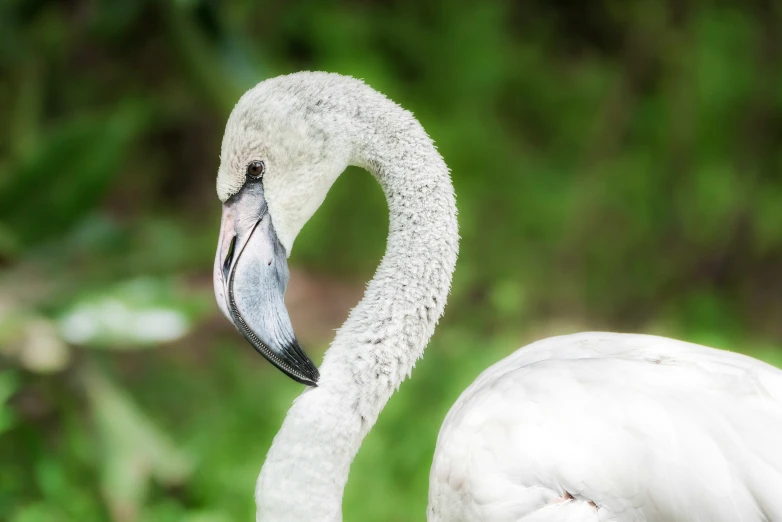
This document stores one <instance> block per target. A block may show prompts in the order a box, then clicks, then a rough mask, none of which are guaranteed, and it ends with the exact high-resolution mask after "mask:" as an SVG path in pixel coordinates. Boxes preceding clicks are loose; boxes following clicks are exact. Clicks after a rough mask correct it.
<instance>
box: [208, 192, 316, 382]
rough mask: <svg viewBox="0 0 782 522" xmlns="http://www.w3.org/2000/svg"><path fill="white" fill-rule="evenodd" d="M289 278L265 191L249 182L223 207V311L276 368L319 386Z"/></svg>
mask: <svg viewBox="0 0 782 522" xmlns="http://www.w3.org/2000/svg"><path fill="white" fill-rule="evenodd" d="M289 278H290V272H289V271H288V262H287V256H286V253H285V248H284V247H283V246H282V244H281V243H280V241H279V240H278V239H277V234H276V233H275V232H274V226H273V225H272V222H271V216H270V215H269V211H268V207H267V205H266V200H265V199H264V196H263V185H262V184H261V183H260V182H255V181H252V180H248V181H247V183H246V184H245V185H244V187H243V188H242V189H241V190H240V191H239V193H237V194H236V195H235V196H233V197H232V198H231V199H229V200H228V201H226V202H225V203H224V204H223V218H222V223H221V225H220V239H219V242H218V245H217V256H216V257H215V265H214V288H215V297H216V298H217V305H218V306H219V307H220V311H222V312H223V315H225V316H226V317H227V318H228V320H230V321H231V322H232V323H233V325H234V326H235V327H236V328H237V329H238V330H239V332H240V333H241V334H242V335H243V336H244V338H245V339H247V340H248V341H249V342H250V344H251V345H252V346H253V348H255V349H256V350H257V351H258V352H259V353H260V354H261V355H263V356H264V357H266V359H267V360H268V361H269V362H270V363H272V364H273V365H274V366H276V367H277V368H279V369H280V370H282V371H283V372H284V373H285V374H286V375H288V376H289V377H290V378H291V379H293V380H295V381H298V382H300V383H302V384H306V385H308V386H315V385H316V384H317V382H318V377H319V374H318V369H317V368H316V367H315V365H314V364H313V363H312V361H311V360H310V359H309V357H307V355H306V354H305V353H304V351H303V350H302V349H301V346H299V342H298V341H297V340H296V336H295V335H294V333H293V326H292V325H291V321H290V318H289V317H288V310H287V309H286V308H285V301H284V296H285V289H286V288H287V286H288V279H289Z"/></svg>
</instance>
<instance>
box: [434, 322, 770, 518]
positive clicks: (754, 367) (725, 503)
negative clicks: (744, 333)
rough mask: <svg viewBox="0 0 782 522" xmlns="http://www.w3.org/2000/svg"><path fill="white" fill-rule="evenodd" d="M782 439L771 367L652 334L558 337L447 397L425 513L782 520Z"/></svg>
mask: <svg viewBox="0 0 782 522" xmlns="http://www.w3.org/2000/svg"><path fill="white" fill-rule="evenodd" d="M781 435H782V372H780V371H779V370H778V369H776V368H773V367H771V366H769V365H767V364H764V363H762V362H760V361H757V360H755V359H752V358H750V357H745V356H743V355H738V354H735V353H731V352H725V351H721V350H715V349H712V348H706V347H703V346H699V345H695V344H690V343H684V342H681V341H675V340H672V339H666V338H663V337H655V336H648V335H632V334H612V333H584V334H576V335H569V336H563V337H554V338H550V339H546V340H543V341H539V342H537V343H534V344H532V345H530V346H527V347H525V348H523V349H521V350H519V351H517V352H516V353H514V354H513V355H511V356H510V357H508V358H506V359H504V360H503V361H501V362H499V363H497V364H495V365H494V366H492V367H491V368H489V369H488V370H486V371H485V372H484V373H483V374H482V375H481V376H480V377H479V378H478V379H477V380H476V381H475V382H474V383H473V384H472V385H471V386H470V387H469V388H468V389H467V390H466V391H465V392H464V393H463V394H462V396H461V397H460V398H459V400H458V401H457V402H456V404H455V405H454V406H453V408H452V409H451V412H450V413H449V414H448V417H447V418H446V420H445V422H444V423H443V427H442V430H441V432H440V436H439V438H438V442H437V450H436V452H435V457H434V464H433V466H432V472H431V478H430V492H429V519H430V520H449V521H455V520H475V521H478V520H480V521H520V520H524V521H528V520H536V521H538V520H539V521H555V520H585V521H586V520H594V521H597V520H617V521H625V520H626V521H636V520H638V521H651V520H654V521H676V520H681V521H696V520H702V521H707V520H708V521H715V522H716V521H725V522H727V521H738V520H743V521H762V520H767V521H775V520H782V445H780V441H781V439H782V437H781ZM571 497H572V500H571V499H570V498H571Z"/></svg>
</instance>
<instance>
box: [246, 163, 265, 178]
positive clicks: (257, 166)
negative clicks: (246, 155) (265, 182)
mask: <svg viewBox="0 0 782 522" xmlns="http://www.w3.org/2000/svg"><path fill="white" fill-rule="evenodd" d="M263 170H264V167H263V162H262V161H253V162H252V163H250V164H249V165H247V174H249V175H250V176H252V177H254V178H259V177H261V176H262V175H263Z"/></svg>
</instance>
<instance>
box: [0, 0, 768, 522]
mask: <svg viewBox="0 0 782 522" xmlns="http://www.w3.org/2000/svg"><path fill="white" fill-rule="evenodd" d="M287 4H289V2H276V1H275V2H272V1H261V2H255V1H249V0H246V1H241V2H234V3H230V5H228V3H226V2H223V3H219V2H210V1H199V0H178V1H173V0H170V1H169V0H164V1H160V2H152V1H132V0H126V1H122V0H113V1H109V0H75V1H71V2H56V3H55V2H52V3H47V2H43V1H35V0H6V1H4V2H0V71H1V72H0V270H1V271H2V275H0V357H1V359H0V520H9V521H11V522H37V521H41V522H48V521H67V520H79V521H86V522H91V521H103V520H117V521H122V522H130V521H134V520H143V521H151V522H155V521H161V522H162V521H186V522H221V521H238V520H252V519H253V515H252V513H253V510H254V506H253V502H252V491H253V485H254V480H255V477H256V475H257V472H258V470H259V469H260V465H261V463H262V461H263V458H264V454H265V452H266V449H267V448H268V445H269V443H270V442H271V439H272V437H273V434H274V433H275V431H276V429H277V427H278V426H279V424H280V421H281V419H282V416H283V414H284V412H285V410H286V409H287V407H288V405H289V403H290V401H291V400H292V398H293V397H294V396H295V395H296V393H297V392H298V391H299V390H300V386H298V385H296V384H295V383H293V382H291V381H290V380H288V379H286V378H285V377H283V376H282V375H280V374H279V372H276V371H275V370H274V369H273V368H271V366H270V365H268V364H267V363H266V362H265V361H264V360H262V358H261V357H259V356H257V355H256V354H255V353H253V352H252V350H251V349H250V348H249V346H247V345H246V343H245V342H243V340H241V339H240V337H239V335H238V334H237V333H236V332H235V331H233V330H232V329H231V327H230V326H229V325H228V323H227V322H226V321H225V320H224V319H223V318H222V317H219V316H218V315H219V314H218V312H217V309H216V306H215V305H214V304H213V298H212V296H211V287H210V284H211V283H210V270H211V266H212V256H213V247H214V246H215V244H216V238H217V226H218V220H219V203H218V201H217V198H216V196H215V194H214V186H213V185H214V177H215V173H216V169H217V165H218V153H219V144H220V138H221V135H222V129H223V125H224V122H225V119H226V117H227V114H228V112H229V111H230V109H231V107H232V105H233V104H234V103H235V101H236V100H237V99H238V97H239V95H240V94H241V93H242V92H243V91H244V90H245V89H247V88H248V87H250V86H252V85H253V84H255V83H256V82H258V81H260V80H262V79H263V78H266V77H269V76H273V75H277V74H282V73H287V72H292V71H295V70H300V69H325V70H330V71H337V72H341V73H344V74H352V75H355V76H358V77H362V78H364V79H366V80H367V82H368V83H370V84H371V85H373V86H374V87H376V88H378V89H380V90H382V91H384V92H385V93H387V94H388V95H389V96H390V97H392V98H393V99H395V100H397V101H399V102H400V103H402V104H403V105H404V106H405V107H407V108H409V109H411V110H412V111H413V112H414V113H415V114H416V115H417V116H418V117H419V118H420V119H421V121H422V123H423V124H424V126H425V128H426V129H427V130H428V131H429V133H430V134H431V135H432V137H433V138H434V139H435V140H436V142H437V144H438V146H439V149H440V151H441V152H442V154H443V155H444V157H445V158H446V161H447V162H448V163H449V165H450V166H451V168H452V170H453V179H454V184H455V186H456V191H457V194H458V204H459V209H460V222H461V233H462V237H463V243H462V255H461V258H460V261H459V265H458V268H457V275H456V279H455V281H454V286H453V294H452V297H451V301H450V304H449V306H448V308H447V310H446V317H445V319H444V320H443V322H442V323H441V328H440V329H439V330H438V332H437V334H436V335H435V338H434V340H433V342H432V343H431V345H430V347H429V349H428V351H427V356H426V357H425V359H424V360H423V361H422V362H421V363H420V364H419V365H418V368H417V369H416V371H415V372H414V375H413V379H412V380H411V382H409V383H407V384H405V385H404V386H403V387H402V390H401V392H400V393H399V395H397V396H395V397H394V398H393V399H392V400H391V402H390V404H389V406H388V408H387V410H386V411H385V412H384V413H383V415H382V416H381V418H380V422H379V424H378V425H377V427H376V429H375V430H374V431H373V432H372V434H371V435H370V436H369V437H368V439H367V440H366V442H365V444H364V446H363V448H362V451H361V453H360V454H359V457H358V458H357V460H356V462H355V465H354V467H353V471H352V475H351V481H350V483H349V486H348V490H347V492H346V496H345V517H346V519H347V520H384V521H392V520H394V521H402V520H405V521H407V520H423V518H424V506H425V503H426V494H427V481H428V469H429V464H430V462H431V454H432V450H433V448H434V444H435V438H436V434H437V430H438V428H439V425H440V423H441V422H442V418H443V416H444V414H445V412H446V411H447V409H448V407H449V406H450V404H451V403H452V402H453V401H454V400H455V399H456V397H457V396H458V394H459V392H460V391H461V390H462V389H464V387H465V386H467V385H468V384H469V383H470V382H471V381H472V379H473V378H474V377H475V376H476V375H477V374H478V373H479V372H480V371H481V370H482V369H484V368H485V367H487V366H488V365H489V364H491V363H492V362H494V361H496V360H498V359H500V358H501V357H502V356H504V355H506V354H508V353H510V352H511V351H513V350H515V349H516V348H517V347H519V346H521V345H522V344H523V343H524V342H527V341H529V340H533V339H536V338H540V337H544V336H546V335H550V334H552V333H563V332H573V331H579V330H584V329H611V330H622V331H628V330H636V331H647V332H655V333H663V334H666V335H671V336H675V337H679V338H683V339H687V340H692V341H696V342H702V343H705V344H710V345H714V346H718V347H726V348H731V349H735V350H739V351H744V352H747V353H751V354H753V355H756V356H759V357H761V358H764V359H766V360H769V361H771V362H775V363H776V364H780V363H782V349H781V348H780V346H782V31H780V30H779V28H780V27H782V12H780V8H781V7H782V6H781V5H780V4H779V3H778V2H777V3H772V2H770V1H769V2H743V3H739V2H737V3H736V4H735V5H734V6H730V5H729V4H728V3H725V2H718V3H716V4H718V5H716V4H715V5H713V4H711V3H710V4H701V3H699V2H695V1H690V0H685V1H679V0H675V1H674V0H672V1H670V2H668V3H665V2H659V1H646V2H621V1H616V2H612V1H608V0H604V1H601V2H584V3H579V2H564V1H555V2H544V1H536V2H525V3H523V5H524V7H521V6H519V5H516V4H512V3H511V2H480V3H479V2H464V1H454V2H435V1H405V2H389V1H374V2H359V1H347V0H343V1H331V2H314V1H308V2H298V3H296V6H295V7H294V6H289V5H287ZM519 4H522V3H519ZM631 5H632V7H631ZM446 6H447V7H446ZM587 6H589V7H587ZM385 213H386V209H385V206H384V202H383V198H382V194H381V193H380V190H379V189H378V187H377V186H376V185H375V183H374V182H373V180H372V179H371V178H370V177H369V176H367V175H365V174H364V173H362V172H358V171H356V172H353V171H351V172H349V173H348V174H347V175H346V176H344V177H343V178H341V179H340V181H339V182H338V183H337V185H336V186H335V187H334V189H333V190H332V193H331V194H330V195H329V198H328V199H327V201H326V203H325V205H324V207H323V208H322V209H321V210H320V212H319V213H318V214H317V215H316V216H315V218H314V219H313V221H312V222H311V223H310V224H309V225H308V226H307V227H306V228H305V230H304V232H303V233H302V236H300V238H299V239H298V240H297V243H296V248H295V249H294V252H293V258H292V260H291V263H292V265H293V266H294V268H297V269H298V270H297V271H296V272H295V273H294V275H293V279H294V283H293V284H296V281H299V290H298V294H297V296H298V297H297V298H296V302H297V303H299V305H301V306H304V305H302V304H301V303H304V304H309V307H310V308H312V309H314V310H316V311H318V310H319V311H321V312H324V311H326V310H330V309H332V308H334V299H333V295H335V294H333V293H329V292H337V293H339V292H342V293H343V294H344V292H343V290H344V289H345V288H348V289H353V288H359V289H360V288H361V286H360V285H361V284H362V282H363V281H365V280H367V279H368V278H369V277H371V274H372V270H373V268H374V266H375V265H376V263H377V262H378V260H379V258H380V256H381V255H382V250H383V245H384V238H385V229H386V222H387V218H386V214H385ZM323 280H326V281H329V283H328V285H326V288H328V289H330V290H329V292H326V293H325V296H324V293H323V292H316V291H315V290H313V288H315V287H318V288H320V287H319V286H317V285H319V284H320V283H319V282H320V281H323ZM301 281H304V282H301ZM335 281H336V282H335ZM347 295H349V296H351V297H350V298H345V299H344V300H346V303H347V306H350V305H352V304H353V303H354V302H355V300H356V299H357V295H360V292H359V294H356V292H355V291H353V290H350V291H348V292H347ZM299 305H296V304H294V303H291V308H292V309H293V310H292V315H293V317H294V325H295V326H296V328H297V330H299V331H300V332H306V331H307V330H308V329H310V330H313V333H310V334H309V339H307V335H305V334H301V335H302V337H304V339H305V342H306V341H307V340H309V342H308V343H307V346H308V348H309V351H310V353H311V354H312V355H313V356H314V359H315V360H316V361H318V360H319V359H320V353H319V351H322V350H323V349H324V348H325V347H326V346H327V344H328V341H329V340H330V338H329V335H330V334H329V330H328V328H333V327H334V326H336V325H337V324H339V322H340V318H341V317H342V316H344V314H345V313H346V308H345V307H344V306H343V307H342V308H340V310H341V312H340V313H342V314H343V315H342V316H340V317H336V318H331V319H329V320H328V321H326V322H327V323H328V324H327V326H326V327H323V328H319V329H318V328H314V327H312V325H311V323H312V322H313V321H311V320H309V319H306V316H305V315H303V313H302V312H300V311H299V312H297V310H299V308H300V306H299ZM297 318H298V319H297ZM329 321H330V322H329ZM150 324H152V325H158V326H159V325H160V324H163V325H165V327H163V328H162V331H158V332H152V333H150V331H149V325H150ZM158 330H160V328H158ZM183 333H184V334H185V335H184V337H180V335H181V334H183ZM168 337H170V338H177V340H173V341H170V342H166V343H160V340H161V339H166V338H168Z"/></svg>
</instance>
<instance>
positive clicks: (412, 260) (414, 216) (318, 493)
mask: <svg viewBox="0 0 782 522" xmlns="http://www.w3.org/2000/svg"><path fill="white" fill-rule="evenodd" d="M356 83H357V82H356ZM361 87H362V89H361V90H360V91H359V92H357V93H356V92H351V93H350V95H349V96H343V97H338V98H336V99H331V100H327V103H325V104H324V105H325V107H324V110H333V111H339V112H340V113H341V114H342V115H344V116H345V117H344V121H345V122H346V128H344V129H342V130H341V131H342V132H345V133H348V134H349V135H350V141H351V143H352V147H353V154H352V156H351V158H352V159H351V163H353V164H355V165H358V166H361V167H363V168H365V169H367V170H368V171H370V172H371V173H372V174H373V175H374V176H375V177H376V178H377V180H378V181H379V183H380V185H381V186H382V188H383V191H384V192H385V195H386V200H387V202H388V207H389V213H390V220H389V236H388V243H387V248H386V253H385V255H384V256H383V260H382V262H381V263H380V266H379V267H378V269H377V272H376V273H375V276H374V278H373V279H372V281H371V282H370V283H369V284H368V286H367V290H366V292H365V294H364V297H363V299H362V300H361V302H360V303H359V304H358V305H357V306H356V307H355V308H354V309H353V310H352V312H351V313H350V315H349V317H348V319H347V320H346V322H345V324H344V325H343V326H342V328H340V329H339V331H338V332H337V335H336V337H335V339H334V341H333V342H332V344H331V347H330V348H329V350H328V351H327V352H326V355H325V357H324V361H323V364H322V365H321V367H320V373H321V379H320V382H319V386H318V387H317V388H310V389H307V390H305V391H304V393H302V394H301V396H299V397H298V398H297V399H296V400H295V401H294V404H293V406H292V407H291V409H290V410H289V411H288V415H287V416H286V418H285V421H284V423H283V426H282V428H281V429H280V431H279V433H278V434H277V436H276V437H275V439H274V442H273V444H272V447H271V449H270V450H269V453H268V455H267V458H266V461H265V463H264V466H263V470H262V471H261V475H260V476H259V477H258V483H257V486H256V492H255V494H256V503H257V506H258V512H257V520H258V521H272V520H274V521H279V520H291V521H302V522H303V521H305V520H306V521H307V522H314V521H330V522H333V521H337V520H341V518H342V494H343V491H344V488H345V484H346V482H347V478H348V472H349V469H350V465H351V463H352V462H353V459H354V457H355V455H356V453H357V452H358V449H359V447H360V445H361V442H362V440H363V439H364V437H365V436H366V434H367V433H368V432H369V430H370V429H371V427H372V426H373V425H374V424H375V422H376V420H377V417H378V415H379V414H380V412H381V410H382V409H383V407H384V406H385V405H386V402H387V401H388V399H389V398H390V397H391V395H392V394H393V393H394V392H395V391H396V390H397V389H398V387H399V385H400V384H401V383H402V381H403V380H404V379H405V378H406V377H407V376H409V375H410V372H411V371H412V369H413V366H414V365H415V362H416V360H417V359H418V358H419V357H421V355H422V354H423V350H424V348H425V346H426V344H427V342H428V341H429V338H430V337H431V335H432V333H433V331H434V328H435V325H436V323H437V321H438V320H439V318H440V317H441V315H442V313H443V308H444V306H445V301H446V298H447V295H448V290H449V287H450V283H451V277H452V273H453V270H454V266H455V264H456V257H457V253H458V230H457V222H456V206H455V202H454V194H453V186H452V184H451V179H450V175H449V172H448V168H447V167H446V165H445V163H444V162H443V160H442V158H441V157H440V155H439V153H438V152H437V150H436V149H435V147H434V145H433V144H432V141H431V140H430V138H429V137H428V136H427V134H426V132H425V131H424V130H423V128H422V127H421V125H420V124H419V123H418V122H417V120H416V119H415V118H414V117H413V116H412V114H410V113H409V112H407V111H405V110H403V109H401V108H400V107H399V106H398V105H396V104H395V103H393V102H391V101H390V100H388V99H387V98H385V97H384V96H382V95H381V94H379V93H376V92H375V91H372V90H371V89H369V88H367V87H365V86H363V85H362V86H361Z"/></svg>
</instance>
